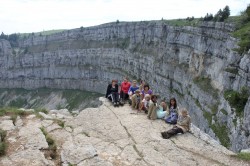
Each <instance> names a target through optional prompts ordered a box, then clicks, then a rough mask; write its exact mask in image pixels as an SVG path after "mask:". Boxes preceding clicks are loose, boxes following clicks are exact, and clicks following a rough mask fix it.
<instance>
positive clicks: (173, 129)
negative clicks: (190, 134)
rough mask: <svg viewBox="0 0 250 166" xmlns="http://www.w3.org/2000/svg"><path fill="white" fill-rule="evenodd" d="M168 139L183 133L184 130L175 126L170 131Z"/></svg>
mask: <svg viewBox="0 0 250 166" xmlns="http://www.w3.org/2000/svg"><path fill="white" fill-rule="evenodd" d="M166 133H167V135H168V137H169V138H170V137H172V136H174V135H176V134H178V133H183V130H182V129H181V128H179V127H177V126H174V127H173V128H172V129H170V130H168V131H167V132H166Z"/></svg>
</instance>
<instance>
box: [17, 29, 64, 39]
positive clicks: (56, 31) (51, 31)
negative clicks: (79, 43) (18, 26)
mask: <svg viewBox="0 0 250 166" xmlns="http://www.w3.org/2000/svg"><path fill="white" fill-rule="evenodd" d="M63 31H66V29H56V30H54V29H53V30H48V31H41V32H35V33H34V32H32V33H20V34H18V35H19V36H20V37H25V36H26V37H27V36H30V35H33V36H45V35H52V34H54V33H59V32H63Z"/></svg>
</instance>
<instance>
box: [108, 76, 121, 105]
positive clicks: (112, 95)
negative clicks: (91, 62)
mask: <svg viewBox="0 0 250 166" xmlns="http://www.w3.org/2000/svg"><path fill="white" fill-rule="evenodd" d="M106 98H108V99H109V100H110V101H111V102H112V103H113V105H114V106H118V105H119V93H118V84H117V81H116V80H112V82H111V84H109V85H108V87H107V91H106Z"/></svg>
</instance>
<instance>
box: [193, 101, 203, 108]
mask: <svg viewBox="0 0 250 166" xmlns="http://www.w3.org/2000/svg"><path fill="white" fill-rule="evenodd" d="M195 104H196V105H197V106H198V107H199V108H200V109H202V107H201V104H200V102H199V100H198V99H196V100H195Z"/></svg>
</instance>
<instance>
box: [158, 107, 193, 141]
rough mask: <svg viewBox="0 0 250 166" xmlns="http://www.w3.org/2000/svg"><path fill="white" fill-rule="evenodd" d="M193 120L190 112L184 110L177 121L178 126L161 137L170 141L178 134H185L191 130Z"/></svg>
mask: <svg viewBox="0 0 250 166" xmlns="http://www.w3.org/2000/svg"><path fill="white" fill-rule="evenodd" d="M190 125H191V118H190V116H189V115H188V111H187V109H186V108H182V109H181V110H180V116H179V118H178V121H177V125H175V126H174V127H173V128H172V129H170V130H168V131H165V132H162V133H161V135H162V137H163V138H164V139H168V138H170V137H172V136H174V135H176V134H178V133H182V134H184V133H185V132H187V131H189V130H190Z"/></svg>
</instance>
